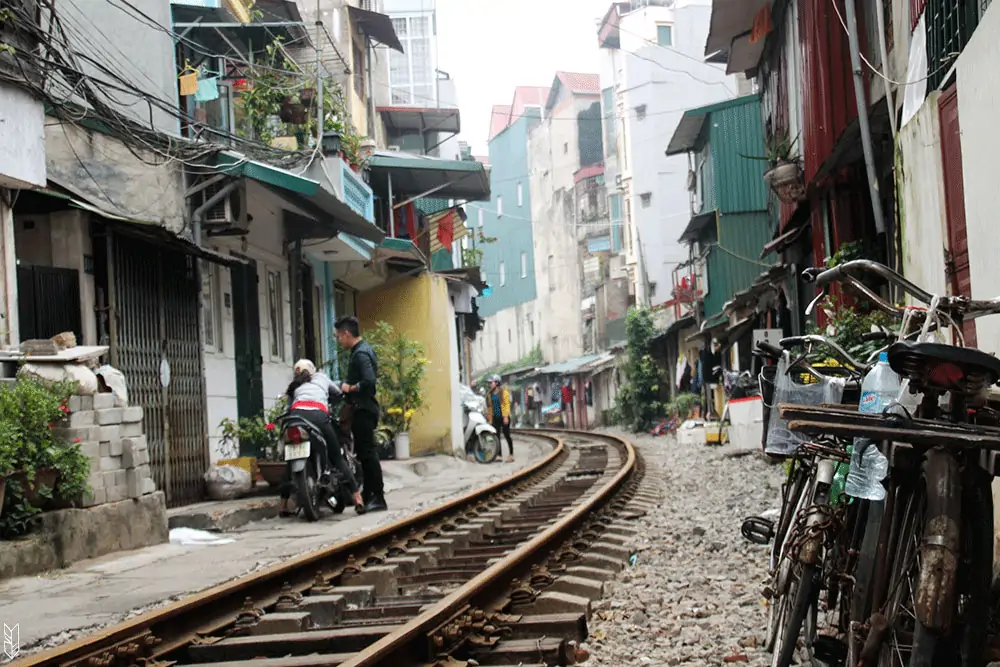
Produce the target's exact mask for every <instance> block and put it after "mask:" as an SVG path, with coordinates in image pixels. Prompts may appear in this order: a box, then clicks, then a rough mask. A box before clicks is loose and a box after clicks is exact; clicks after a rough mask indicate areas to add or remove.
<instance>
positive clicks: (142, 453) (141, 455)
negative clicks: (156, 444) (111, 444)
mask: <svg viewBox="0 0 1000 667" xmlns="http://www.w3.org/2000/svg"><path fill="white" fill-rule="evenodd" d="M129 441H130V438H125V439H123V440H122V443H128V442H129ZM124 450H125V452H124V455H123V456H122V465H124V466H125V468H138V467H139V466H142V465H145V464H147V463H149V450H148V449H146V446H145V439H143V446H142V447H129V446H128V444H125V447H124Z"/></svg>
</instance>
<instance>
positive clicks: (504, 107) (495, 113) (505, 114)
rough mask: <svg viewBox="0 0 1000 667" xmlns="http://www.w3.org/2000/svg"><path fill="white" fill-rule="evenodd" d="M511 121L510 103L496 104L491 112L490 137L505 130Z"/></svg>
mask: <svg viewBox="0 0 1000 667" xmlns="http://www.w3.org/2000/svg"><path fill="white" fill-rule="evenodd" d="M509 122H510V105H509V104H494V105H493V110H492V111H491V112H490V136H489V138H490V139H493V137H495V136H497V135H498V134H500V133H501V132H503V130H504V128H506V127H507V125H508V123H509Z"/></svg>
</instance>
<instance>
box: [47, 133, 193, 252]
mask: <svg viewBox="0 0 1000 667" xmlns="http://www.w3.org/2000/svg"><path fill="white" fill-rule="evenodd" d="M136 150H137V149H136ZM45 153H46V161H47V166H48V177H49V178H50V179H51V180H53V181H54V182H56V183H57V184H59V185H63V186H65V187H67V188H70V189H71V190H72V191H74V192H75V193H78V194H79V196H82V197H85V198H86V199H87V200H88V201H90V202H92V203H94V204H95V205H97V206H99V207H101V208H102V209H106V210H108V211H110V212H112V213H116V214H118V215H121V216H124V217H128V218H134V219H136V220H142V221H146V222H155V223H158V224H161V225H163V226H164V227H166V228H167V229H169V230H170V231H172V232H175V233H176V232H180V231H181V230H182V229H184V217H185V215H184V211H185V209H184V178H183V174H182V172H181V166H180V163H178V162H173V163H167V164H156V162H157V160H158V158H157V156H156V155H154V154H152V153H149V152H145V159H146V160H148V161H149V162H152V163H154V164H152V165H150V164H146V163H145V162H142V161H141V160H139V159H138V158H136V156H135V155H133V154H132V152H130V151H129V149H128V147H126V146H125V145H124V144H123V143H121V142H120V141H118V140H117V139H115V138H113V137H109V136H107V135H103V134H100V133H97V132H89V131H87V130H83V129H80V128H78V127H76V126H74V125H71V124H60V123H56V122H53V123H51V124H49V125H48V126H46V128H45ZM140 154H142V152H140Z"/></svg>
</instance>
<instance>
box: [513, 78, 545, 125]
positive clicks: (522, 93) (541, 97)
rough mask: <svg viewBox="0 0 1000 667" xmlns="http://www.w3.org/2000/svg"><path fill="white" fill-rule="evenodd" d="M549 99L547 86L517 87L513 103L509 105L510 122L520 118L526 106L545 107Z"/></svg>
mask: <svg viewBox="0 0 1000 667" xmlns="http://www.w3.org/2000/svg"><path fill="white" fill-rule="evenodd" d="M548 99H549V88H548V86H518V87H517V88H515V89H514V103H513V104H511V120H512V121H513V120H514V119H516V118H520V117H521V114H523V113H524V108H525V107H526V106H531V105H538V106H540V107H544V106H545V101H546V100H548Z"/></svg>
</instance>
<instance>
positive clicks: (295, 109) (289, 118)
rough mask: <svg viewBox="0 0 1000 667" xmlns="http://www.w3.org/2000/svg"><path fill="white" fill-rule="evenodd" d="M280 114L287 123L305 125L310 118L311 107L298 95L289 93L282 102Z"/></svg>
mask: <svg viewBox="0 0 1000 667" xmlns="http://www.w3.org/2000/svg"><path fill="white" fill-rule="evenodd" d="M278 115H279V116H280V117H281V120H283V121H284V122H286V123H291V124H292V125H303V124H305V123H306V122H307V121H308V120H309V108H308V107H306V105H305V104H303V103H302V101H301V100H300V99H299V97H298V96H297V95H289V96H287V97H285V99H284V101H283V102H282V103H281V111H280V113H279V114H278Z"/></svg>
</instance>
